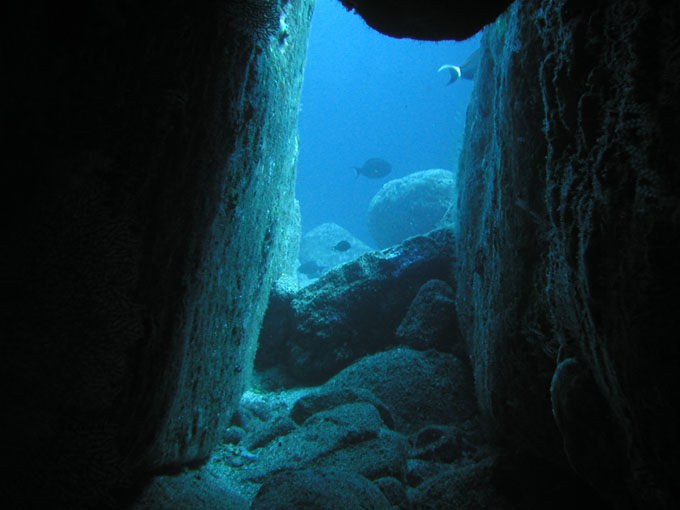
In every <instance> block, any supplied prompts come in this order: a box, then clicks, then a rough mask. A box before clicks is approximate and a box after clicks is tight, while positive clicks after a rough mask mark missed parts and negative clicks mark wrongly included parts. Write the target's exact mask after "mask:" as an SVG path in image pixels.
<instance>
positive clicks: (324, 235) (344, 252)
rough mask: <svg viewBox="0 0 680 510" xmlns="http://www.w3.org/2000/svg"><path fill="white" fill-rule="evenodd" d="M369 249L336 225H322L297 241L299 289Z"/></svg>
mask: <svg viewBox="0 0 680 510" xmlns="http://www.w3.org/2000/svg"><path fill="white" fill-rule="evenodd" d="M371 250H372V248H371V247H370V246H368V245H367V244H366V243H364V242H363V241H360V240H359V239H357V238H356V237H354V236H353V235H352V234H350V233H349V232H348V231H347V230H345V229H344V228H342V227H341V226H340V225H338V224H336V223H322V224H321V225H319V226H318V227H315V228H313V229H312V230H310V231H309V232H307V233H306V234H305V235H304V236H302V239H300V255H299V261H300V265H299V266H298V268H297V277H298V282H299V284H300V287H305V286H306V285H309V284H310V283H312V282H314V281H316V280H317V279H318V278H319V277H320V276H321V275H322V274H324V273H326V272H327V271H328V270H329V269H332V268H334V267H336V266H339V265H340V264H344V263H345V262H349V261H350V260H354V259H356V258H357V257H359V256H360V255H363V254H364V253H366V252H369V251H371Z"/></svg>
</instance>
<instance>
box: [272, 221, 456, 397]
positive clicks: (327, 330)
mask: <svg viewBox="0 0 680 510" xmlns="http://www.w3.org/2000/svg"><path fill="white" fill-rule="evenodd" d="M452 244H453V237H452V234H451V231H450V230H448V229H440V230H436V231H433V232H431V233H429V234H428V235H426V236H418V237H413V238H411V239H408V240H407V241H405V242H404V243H402V244H401V245H399V246H394V247H392V248H390V249H387V250H383V251H381V252H371V253H366V254H364V255H362V256H361V257H359V259H357V260H355V261H353V262H350V263H347V264H344V265H342V266H340V267H338V268H335V269H333V270H332V271H329V272H328V273H327V274H326V275H324V276H323V278H321V279H320V280H319V281H318V282H316V283H315V284H313V285H310V286H308V287H306V288H304V289H302V290H300V291H299V292H298V293H297V294H296V295H295V298H294V299H293V300H292V302H291V306H292V313H293V323H292V329H291V330H290V331H287V332H283V331H282V332H281V337H280V339H279V342H286V356H287V357H286V358H285V360H284V362H285V365H286V369H287V371H288V372H289V374H291V375H292V376H294V377H296V378H297V379H298V380H299V381H300V383H303V384H310V383H311V384H318V383H321V382H324V381H326V380H328V379H329V378H330V377H332V376H333V375H335V374H336V373H338V372H339V371H340V370H342V369H343V368H345V367H346V366H348V365H350V364H351V363H352V362H354V361H355V360H357V359H358V358H360V357H362V356H364V355H366V354H371V353H374V352H378V351H380V350H383V349H385V348H386V347H387V346H390V345H394V343H395V336H394V334H395V331H396V329H397V327H398V326H399V323H400V322H401V320H402V318H403V317H404V314H405V313H406V310H407V308H408V306H409V304H410V303H411V301H412V300H413V298H414V297H415V295H416V293H417V292H418V289H419V288H420V287H421V286H422V285H423V284H424V283H425V282H427V281H428V280H431V279H446V278H447V275H448V273H449V270H450V257H451V247H452Z"/></svg>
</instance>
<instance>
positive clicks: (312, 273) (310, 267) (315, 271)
mask: <svg viewBox="0 0 680 510" xmlns="http://www.w3.org/2000/svg"><path fill="white" fill-rule="evenodd" d="M326 269H328V268H326V267H324V266H320V265H319V264H317V263H316V262H315V261H313V260H308V261H307V262H303V263H302V264H301V265H300V267H298V268H297V270H298V273H302V274H304V275H307V276H308V277H309V278H318V277H319V276H321V275H322V274H323V273H324V271H325V270H326Z"/></svg>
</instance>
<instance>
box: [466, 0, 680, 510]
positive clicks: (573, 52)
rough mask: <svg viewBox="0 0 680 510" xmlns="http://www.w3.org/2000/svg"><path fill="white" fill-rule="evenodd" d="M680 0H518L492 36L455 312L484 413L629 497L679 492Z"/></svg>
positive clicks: (616, 496)
mask: <svg viewBox="0 0 680 510" xmlns="http://www.w3.org/2000/svg"><path fill="white" fill-rule="evenodd" d="M679 16H680V15H679V9H678V7H677V3H674V2H670V1H669V2H663V3H654V4H653V7H652V3H651V2H633V1H624V0H621V1H617V2H594V3H591V4H590V5H589V6H588V7H587V8H586V7H584V6H583V5H582V4H581V3H580V2H571V1H544V2H541V3H538V2H516V3H515V4H513V6H512V7H511V8H510V9H509V11H508V12H507V13H505V14H504V15H503V16H501V17H500V18H499V19H498V20H497V22H496V23H495V24H494V25H493V26H492V27H490V29H489V30H488V31H487V32H486V33H485V36H484V38H483V42H482V47H483V51H484V56H483V59H482V63H481V68H480V70H479V73H478V75H477V77H476V83H475V91H474V94H473V100H472V103H471V106H470V108H469V110H468V122H467V127H466V143H465V148H464V151H463V154H462V156H461V166H460V180H459V190H460V198H459V201H458V212H457V214H458V218H459V223H460V230H459V232H458V239H459V257H460V264H459V266H458V268H457V274H458V312H459V319H460V321H461V326H462V329H463V332H464V335H465V336H466V338H467V342H468V346H469V350H470V352H471V357H472V362H473V367H474V375H475V384H476V389H477V395H478V399H479V404H480V408H481V411H482V413H483V415H484V416H485V424H486V427H487V429H488V431H489V433H490V435H491V437H493V438H495V440H496V442H497V443H499V444H502V445H505V446H506V447H508V448H509V449H511V450H513V451H522V452H525V454H526V455H533V456H538V457H543V458H545V459H549V460H550V461H551V462H552V463H553V465H557V466H559V465H565V462H566V463H568V465H569V466H571V468H572V469H573V470H574V471H575V472H577V473H578V474H579V475H580V476H581V477H582V478H583V479H585V480H586V481H587V482H588V483H590V484H591V485H592V486H593V487H595V488H596V489H597V490H598V491H599V492H600V494H602V495H604V496H605V497H607V498H608V499H609V500H610V501H611V502H613V503H614V505H615V506H617V507H619V508H629V507H631V506H635V507H639V508H673V507H675V505H677V502H678V493H677V487H678V486H679V485H678V481H679V480H678V473H679V472H680V469H679V467H680V466H678V460H677V459H678V458H679V457H678V453H679V448H678V436H677V432H676V431H677V430H678V428H680V423H679V422H680V419H679V417H678V408H677V402H676V400H674V397H673V395H674V392H675V391H676V390H677V386H678V384H677V377H676V375H675V368H674V367H675V366H676V365H677V360H678V354H679V346H678V342H677V341H676V337H677V332H678V330H679V327H680V323H679V321H678V314H677V311H676V310H674V309H673V305H672V303H673V302H674V299H673V297H674V296H675V295H677V289H678V288H679V284H680V269H679V268H678V265H677V254H678V253H679V248H680V234H679V233H680V229H679V228H678V227H679V224H678V211H680V177H679V175H680V174H678V171H677V169H678V167H679V164H680V148H679V146H678V144H677V135H675V134H674V133H677V132H678V129H679V128H680V125H679V124H680V102H679V100H678V97H680V95H679V94H678V93H679V92H680V49H679V48H680V39H679V38H678V35H677V33H678V28H680V27H679V21H680V17H679Z"/></svg>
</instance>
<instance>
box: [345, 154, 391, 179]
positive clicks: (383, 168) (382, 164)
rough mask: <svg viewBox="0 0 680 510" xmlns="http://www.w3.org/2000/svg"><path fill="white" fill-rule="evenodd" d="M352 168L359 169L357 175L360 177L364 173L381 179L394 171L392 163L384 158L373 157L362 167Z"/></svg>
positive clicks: (372, 177)
mask: <svg viewBox="0 0 680 510" xmlns="http://www.w3.org/2000/svg"><path fill="white" fill-rule="evenodd" d="M352 168H354V169H355V170H356V171H357V177H359V174H362V175H365V176H366V177H369V178H370V179H379V178H380V177H385V176H386V175H387V174H389V173H390V172H391V171H392V164H391V163H390V162H388V161H385V160H384V159H380V158H371V159H368V160H366V162H365V163H364V166H362V167H361V168H359V167H358V166H353V167H352Z"/></svg>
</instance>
